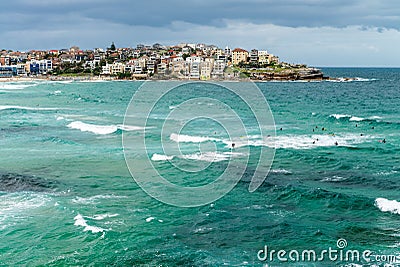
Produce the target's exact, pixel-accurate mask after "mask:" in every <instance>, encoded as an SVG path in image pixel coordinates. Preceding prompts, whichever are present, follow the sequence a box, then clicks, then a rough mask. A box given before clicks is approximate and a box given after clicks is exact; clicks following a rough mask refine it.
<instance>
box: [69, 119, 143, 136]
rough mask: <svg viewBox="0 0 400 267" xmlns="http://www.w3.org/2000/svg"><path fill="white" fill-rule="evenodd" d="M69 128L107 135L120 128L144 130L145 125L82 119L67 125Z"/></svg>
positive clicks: (124, 129)
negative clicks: (95, 122)
mask: <svg viewBox="0 0 400 267" xmlns="http://www.w3.org/2000/svg"><path fill="white" fill-rule="evenodd" d="M67 127H68V128H71V129H76V130H80V131H82V132H91V133H94V134H99V135H105V134H112V133H115V132H116V131H118V130H123V131H139V130H143V129H144V128H143V127H138V126H131V125H96V124H90V123H85V122H81V121H74V122H71V123H70V124H68V125H67Z"/></svg>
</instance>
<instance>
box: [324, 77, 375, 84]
mask: <svg viewBox="0 0 400 267" xmlns="http://www.w3.org/2000/svg"><path fill="white" fill-rule="evenodd" d="M377 80H378V79H375V78H361V77H355V78H346V77H339V78H333V79H330V80H326V81H327V82H333V83H349V82H373V81H377Z"/></svg>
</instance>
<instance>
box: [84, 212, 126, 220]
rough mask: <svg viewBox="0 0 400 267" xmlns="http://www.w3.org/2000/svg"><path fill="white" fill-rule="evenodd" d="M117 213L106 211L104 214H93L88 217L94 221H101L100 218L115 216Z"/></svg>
mask: <svg viewBox="0 0 400 267" xmlns="http://www.w3.org/2000/svg"><path fill="white" fill-rule="evenodd" d="M118 215H119V214H117V213H115V214H109V213H106V214H96V215H94V216H93V217H88V218H90V219H92V220H96V221H101V220H104V219H106V218H113V217H117V216H118Z"/></svg>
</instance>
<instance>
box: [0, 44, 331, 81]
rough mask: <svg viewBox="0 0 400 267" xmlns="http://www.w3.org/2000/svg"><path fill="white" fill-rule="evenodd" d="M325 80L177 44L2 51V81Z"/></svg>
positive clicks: (262, 58)
mask: <svg viewBox="0 0 400 267" xmlns="http://www.w3.org/2000/svg"><path fill="white" fill-rule="evenodd" d="M35 79H39V80H182V81H184V80H192V81H193V80H196V81H249V80H250V81H297V80H303V81H308V80H310V81H313V80H326V79H329V78H328V77H325V76H324V74H323V73H322V71H321V70H319V69H316V68H313V67H308V66H306V65H304V64H291V63H287V62H283V61H281V60H280V59H279V57H278V56H276V55H274V54H272V53H270V52H269V51H267V50H258V49H252V50H250V51H247V50H245V49H242V48H235V49H231V48H230V47H229V46H227V47H225V48H224V49H223V48H219V47H217V46H215V45H206V44H190V43H181V44H177V45H173V46H164V45H161V44H158V43H157V44H154V45H152V46H149V45H142V44H139V45H137V46H136V48H117V47H116V46H115V44H114V43H112V44H111V46H110V47H108V48H106V49H101V48H94V49H93V50H81V49H80V48H79V47H77V46H73V47H71V48H69V49H59V50H45V51H39V50H31V51H27V52H20V51H12V50H2V51H1V56H0V80H1V81H31V80H35Z"/></svg>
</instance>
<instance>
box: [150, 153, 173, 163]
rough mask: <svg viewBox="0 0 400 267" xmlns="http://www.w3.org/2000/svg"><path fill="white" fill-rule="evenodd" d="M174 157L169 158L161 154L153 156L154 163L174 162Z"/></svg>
mask: <svg viewBox="0 0 400 267" xmlns="http://www.w3.org/2000/svg"><path fill="white" fill-rule="evenodd" d="M173 158H174V156H167V155H161V154H153V156H151V160H152V161H167V160H172V159H173Z"/></svg>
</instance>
